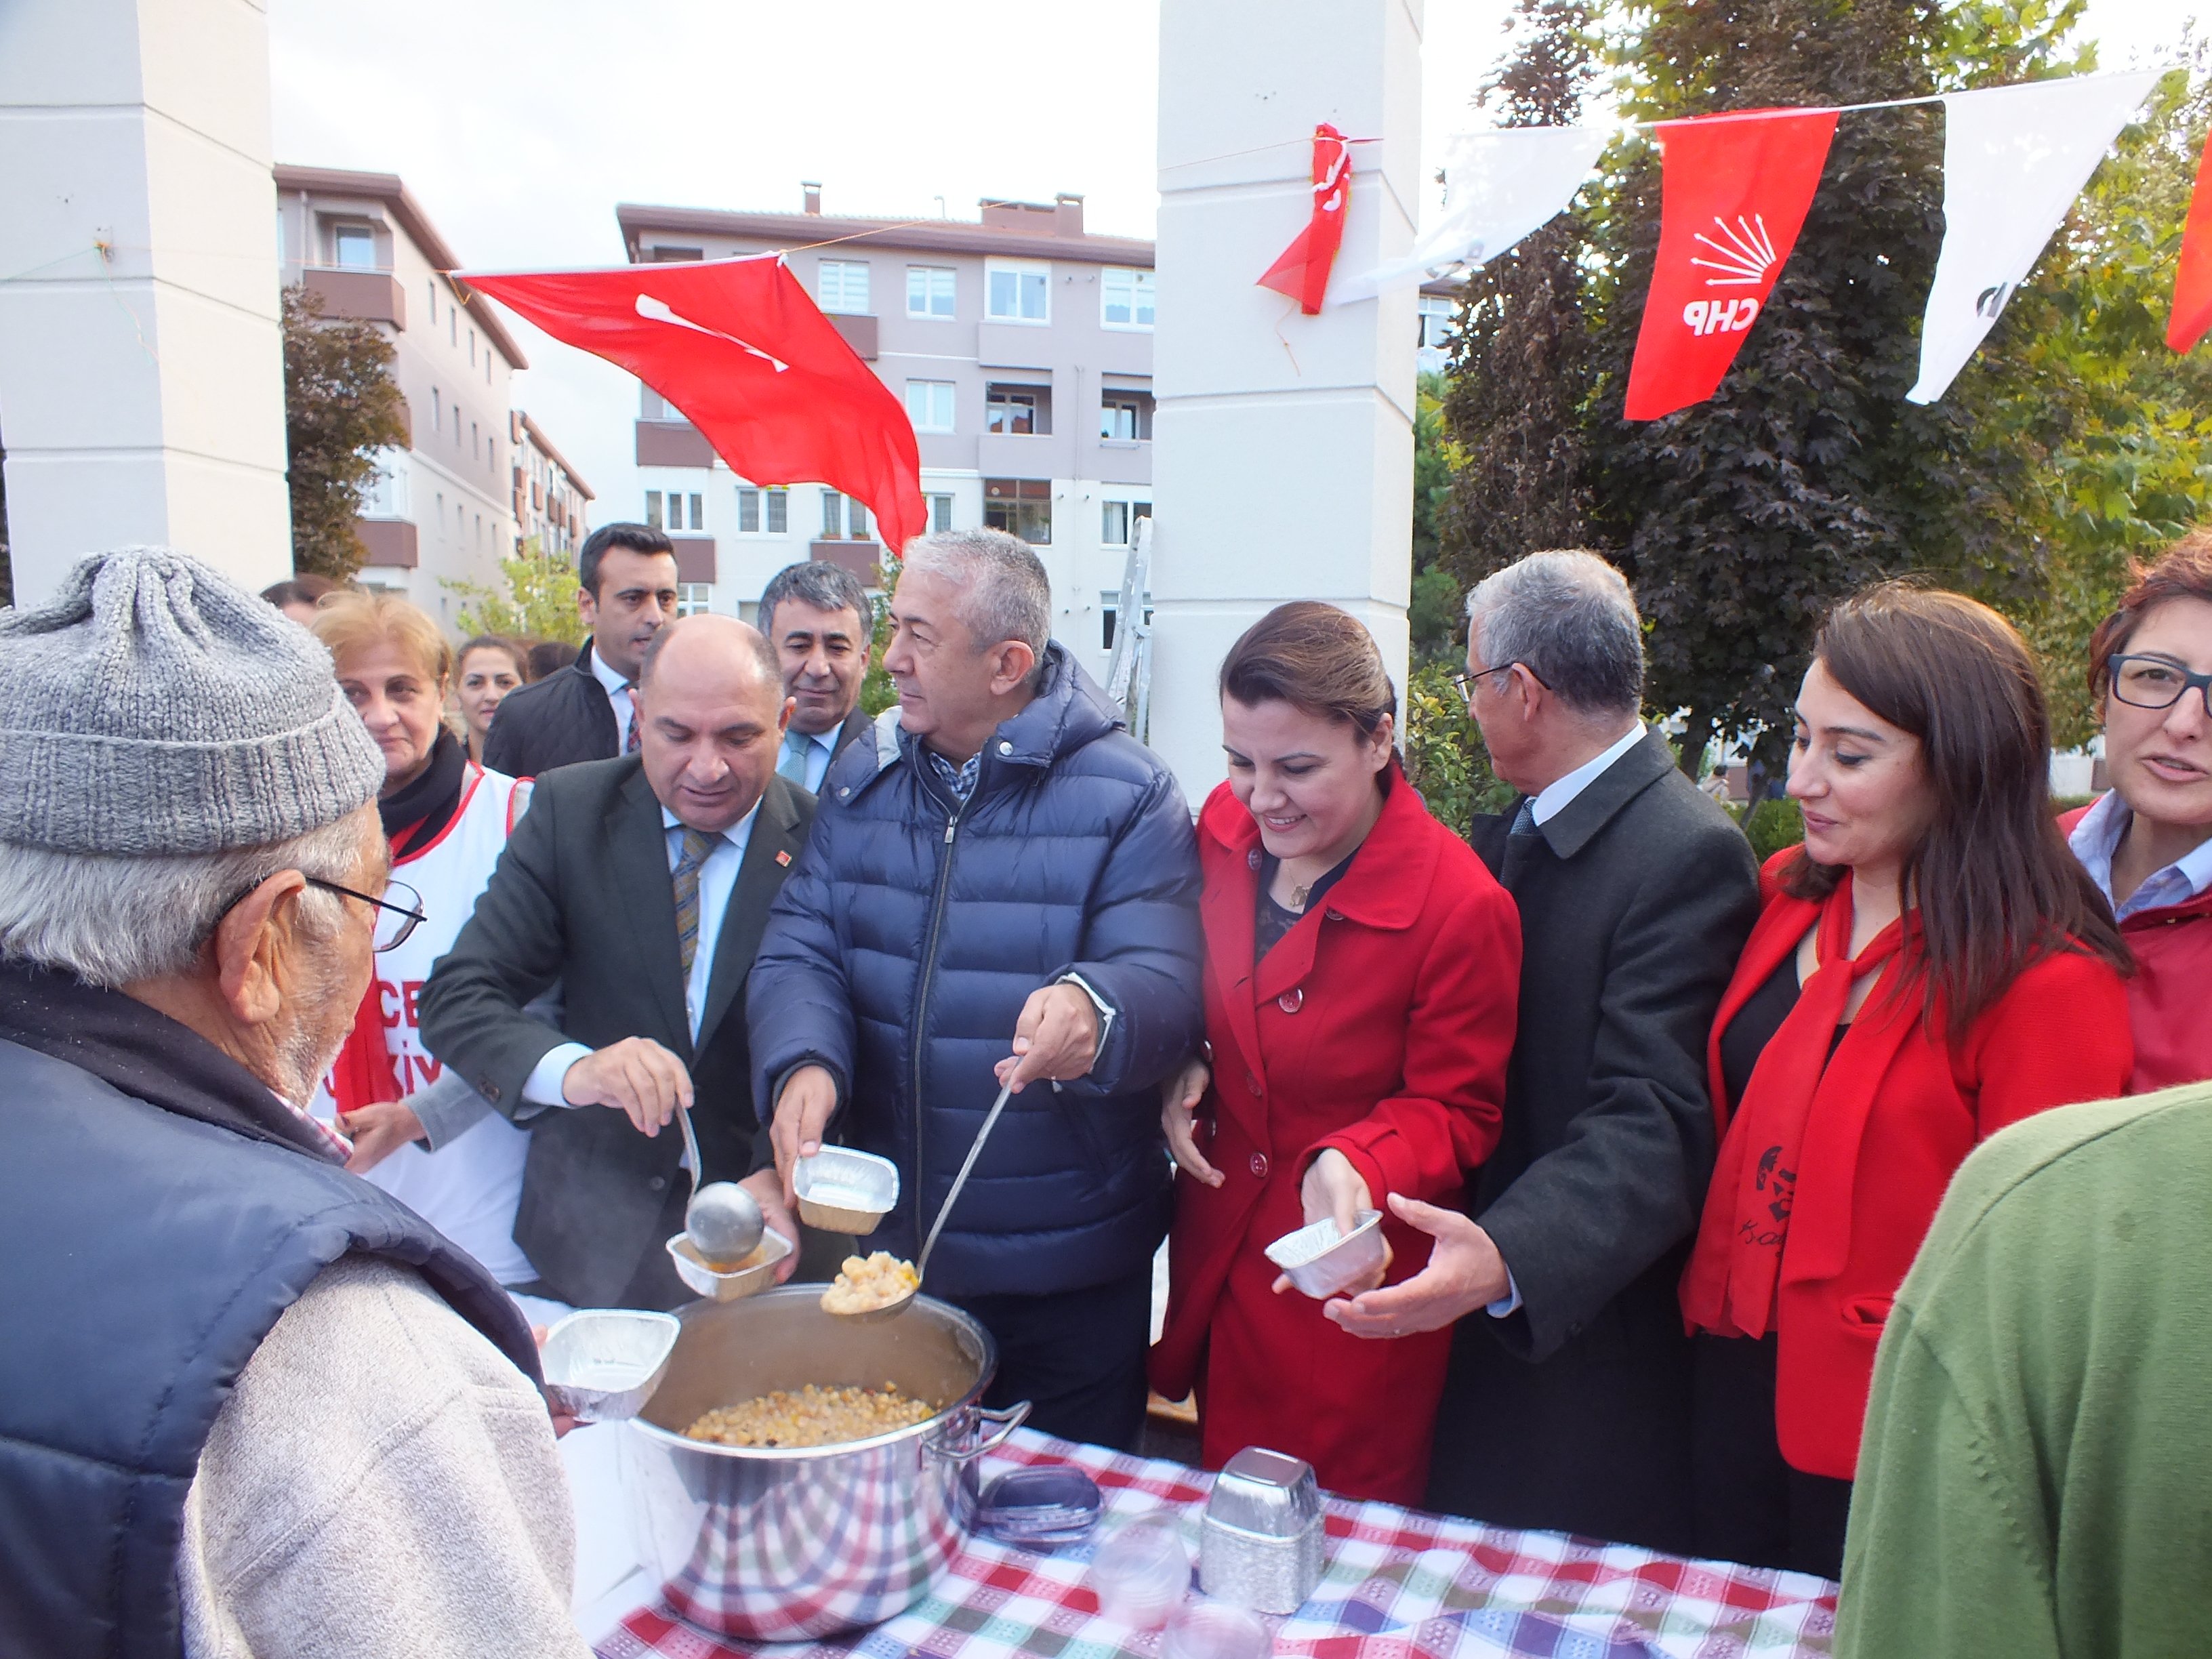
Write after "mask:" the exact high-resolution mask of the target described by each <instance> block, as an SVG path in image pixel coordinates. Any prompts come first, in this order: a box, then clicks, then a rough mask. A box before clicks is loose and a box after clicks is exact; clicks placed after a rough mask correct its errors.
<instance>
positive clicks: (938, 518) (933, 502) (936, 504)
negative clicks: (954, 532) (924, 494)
mask: <svg viewBox="0 0 2212 1659" xmlns="http://www.w3.org/2000/svg"><path fill="white" fill-rule="evenodd" d="M951 528H952V497H951V496H950V495H932V496H931V497H930V498H929V529H930V533H931V534H933V535H934V534H935V533H936V532H939V531H940V530H950V529H951Z"/></svg>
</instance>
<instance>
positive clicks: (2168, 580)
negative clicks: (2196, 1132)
mask: <svg viewBox="0 0 2212 1659" xmlns="http://www.w3.org/2000/svg"><path fill="white" fill-rule="evenodd" d="M2089 687H2090V690H2093V691H2094V692H2095V693H2096V694H2097V696H2098V698H2099V700H2100V702H2102V704H2103V705H2104V716H2105V768H2106V771H2108V772H2109V773H2111V775H2112V788H2111V789H2110V790H2109V791H2108V792H2107V793H2105V794H2104V795H2102V796H2100V798H2099V799H2097V800H2096V801H2095V802H2094V803H2093V804H2092V805H2088V806H2085V807H2083V808H2082V809H2081V811H2078V812H2074V813H2071V814H2069V816H2068V817H2065V818H2063V819H2062V820H2061V821H2060V827H2061V828H2063V829H2065V831H2066V832H2067V840H2068V844H2069V845H2070V846H2071V847H2072V848H2073V849H2074V855H2075V857H2076V858H2078V859H2080V860H2081V866H2082V868H2083V869H2085V870H2087V872H2089V878H2090V879H2091V880H2093V881H2094V882H2095V883H2096V884H2097V886H2098V888H2099V889H2100V890H2101V891H2102V892H2103V893H2104V895H2105V896H2106V898H2108V899H2110V900H2111V901H2112V910H2113V913H2114V914H2115V915H2118V918H2119V921H2120V933H2121V935H2122V937H2124V939H2126V940H2127V942H2128V948H2129V949H2130V950H2131V951H2134V952H2135V958H2136V973H2135V977H2134V978H2133V979H2131V980H2130V981H2128V1012H2129V1014H2130V1018H2131V1019H2132V1021H2133V1023H2134V1026H2135V1039H2136V1074H2135V1079H2134V1081H2133V1082H2132V1084H2131V1085H2130V1088H2131V1090H2132V1091H2133V1092H2135V1093H2136V1094H2148V1092H2149V1091H2152V1090H2154V1089H2166V1088H2171V1087H2172V1086H2173V1085H2175V1084H2177V1083H2195V1082H2197V1081H2199V1080H2201V1079H2205V1078H2212V530H2197V531H2192V532H2190V533H2189V534H2188V535H2186V536H2185V537H2183V538H2181V539H2180V540H2179V542H2177V543H2175V544H2173V546H2172V547H2171V548H2169V549H2167V550H2166V554H2165V556H2163V557H2162V558H2160V560H2159V562H2157V563H2156V564H2154V565H2153V566H2152V567H2151V568H2149V569H2148V570H2143V571H2139V572H2138V573H2137V574H2136V581H2135V585H2134V586H2132V587H2130V588H2129V589H2128V591H2127V593H2126V596H2125V597H2124V598H2123V599H2121V600H2120V603H2119V608H2118V610H2116V611H2113V612H2112V615H2111V616H2109V617H2106V618H2105V620H2104V621H2103V622H2101V623H2099V624H2098V625H2097V632H2096V634H2095V635H2094V636H2093V638H2092V639H2091V640H2090V641H2089Z"/></svg>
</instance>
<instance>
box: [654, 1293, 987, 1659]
mask: <svg viewBox="0 0 2212 1659" xmlns="http://www.w3.org/2000/svg"><path fill="white" fill-rule="evenodd" d="M821 1289H822V1287H821V1286H820V1285H786V1286H783V1287H781V1288H780V1289H777V1290H773V1291H768V1292H767V1293H766V1294H764V1295H762V1296H757V1297H751V1298H750V1299H749V1300H746V1301H743V1302H729V1303H714V1302H695V1303H693V1304H691V1305H690V1307H688V1308H685V1309H684V1310H682V1312H681V1313H680V1314H679V1315H678V1318H679V1319H680V1320H681V1321H682V1322H683V1325H684V1333H683V1334H682V1336H680V1337H679V1338H678V1340H677V1344H676V1353H675V1357H674V1358H673V1360H672V1361H671V1364H670V1366H669V1370H668V1375H667V1376H666V1378H665V1380H664V1381H663V1382H662V1383H661V1385H660V1387H659V1389H657V1390H656V1391H655V1392H654V1394H653V1399H652V1400H651V1401H650V1402H648V1403H647V1406H646V1407H645V1409H644V1410H643V1411H642V1412H641V1413H639V1414H638V1415H637V1417H635V1419H632V1421H631V1422H630V1425H629V1427H628V1428H627V1429H625V1430H624V1431H623V1434H622V1438H621V1440H620V1441H619V1442H618V1455H619V1459H620V1468H621V1474H622V1486H623V1501H624V1504H625V1505H626V1506H627V1508H628V1509H629V1514H630V1520H631V1524H632V1528H633V1533H634V1535H635V1540H636V1543H637V1548H638V1559H639V1560H640V1561H641V1562H642V1563H643V1564H644V1565H645V1568H646V1571H647V1572H648V1573H650V1574H652V1575H653V1582H654V1583H655V1584H657V1585H658V1586H659V1592H660V1595H661V1596H662V1598H663V1599H664V1600H665V1601H667V1603H668V1604H669V1606H670V1607H671V1608H672V1609H673V1610H674V1611H675V1613H676V1614H677V1616H678V1618H680V1619H682V1620H684V1622H685V1623H686V1624H688V1625H691V1626H695V1627H696V1628H697V1629H700V1630H702V1631H705V1632H708V1633H709V1634H711V1635H714V1636H717V1637H737V1638H742V1639H744V1640H746V1641H754V1642H788V1641H795V1640H799V1639H800V1638H817V1637H823V1636H831V1635H835V1634H836V1633H837V1632H840V1631H847V1630H854V1629H858V1628H860V1626H866V1625H876V1624H880V1623H882V1622H883V1621H884V1620H886V1619H889V1618H890V1617H891V1616H892V1615H893V1614H894V1613H902V1612H903V1611H905V1609H906V1608H908V1607H911V1606H912V1605H913V1604H914V1603H915V1601H919V1600H921V1597H922V1596H923V1595H927V1593H928V1591H929V1587H930V1585H931V1583H933V1581H934V1580H935V1578H936V1577H937V1575H938V1574H939V1572H941V1571H943V1570H944V1567H945V1563H946V1562H947V1561H949V1560H950V1559H951V1558H952V1555H953V1553H954V1552H955V1551H956V1550H957V1549H958V1548H959V1547H960V1543H961V1541H962V1539H963V1536H964V1534H965V1530H966V1528H967V1526H968V1524H969V1516H970V1513H971V1510H972V1504H973V1500H972V1495H970V1494H967V1493H963V1489H962V1488H963V1482H962V1480H961V1473H962V1470H963V1468H964V1467H965V1466H966V1465H967V1464H968V1463H969V1462H971V1461H972V1460H974V1459H975V1458H977V1457H980V1456H981V1455H983V1454H984V1453H986V1452H988V1451H990V1450H991V1449H994V1447H996V1446H997V1445H999V1444H1000V1443H1001V1442H1002V1441H1004V1440H1005V1439H1006V1437H1007V1436H1008V1435H1009V1434H1011V1433H1012V1432H1013V1431H1014V1429H1015V1427H1016V1426H1017V1425H1018V1424H1019V1423H1020V1422H1021V1420H1022V1419H1024V1417H1026V1416H1027V1415H1028V1414H1029V1406H1028V1404H1027V1402H1026V1401H1024V1402H1023V1403H1021V1404H1018V1405H1015V1406H1012V1407H1007V1408H1006V1409H1005V1410H1003V1411H987V1410H985V1409H984V1408H983V1407H981V1404H980V1403H979V1402H980V1401H981V1397H982V1394H983V1390H984V1389H986V1388H987V1387H988V1386H989V1384H990V1381H991V1374H992V1372H993V1371H994V1370H995V1369H996V1367H997V1364H998V1350H997V1347H996V1346H995V1345H994V1343H993V1342H992V1340H991V1336H990V1333H989V1332H987V1331H986V1330H985V1329H984V1328H982V1327H981V1325H979V1324H977V1323H976V1322H975V1321H974V1320H973V1319H971V1318H969V1316H967V1315H966V1314H964V1313H962V1312H961V1311H960V1310H958V1309H957V1308H951V1307H948V1306H946V1305H945V1304H944V1303H942V1302H939V1301H935V1300H933V1298H931V1297H926V1296H925V1297H919V1298H917V1299H916V1301H915V1304H914V1306H913V1307H911V1308H909V1309H908V1310H907V1312H906V1315H905V1316H904V1317H903V1318H901V1319H896V1320H893V1321H892V1322H890V1323H889V1324H885V1325H864V1324H856V1323H854V1322H853V1321H851V1320H849V1319H840V1318H838V1317H837V1316H836V1315H835V1314H827V1313H824V1312H823V1311H822V1295H821ZM806 1383H816V1384H818V1385H820V1386H823V1387H825V1388H828V1387H859V1388H870V1389H879V1388H882V1387H883V1386H884V1384H886V1383H891V1384H894V1385H896V1387H897V1388H898V1389H899V1391H900V1392H901V1393H902V1394H904V1395H908V1397H910V1398H913V1399H918V1400H927V1401H932V1402H934V1403H935V1404H937V1406H938V1407H939V1410H938V1412H937V1413H936V1414H935V1415H934V1416H933V1417H931V1418H929V1419H927V1421H925V1422H921V1423H916V1424H915V1425H911V1426H910V1427H908V1428H903V1429H898V1430H895V1431H891V1432H890V1433H888V1434H881V1435H878V1436H876V1437H873V1438H872V1439H869V1440H856V1441H852V1442H849V1443H845V1444H842V1445H832V1446H807V1447H772V1446H725V1445H720V1444H718V1443H706V1442H701V1441H696V1440H690V1439H687V1438H685V1437H684V1429H685V1428H686V1427H688V1426H689V1425H690V1424H692V1423H695V1422H696V1421H697V1420H698V1419H700V1418H701V1417H702V1416H703V1415H705V1414H706V1413H708V1412H710V1411H714V1410H716V1409H718V1408H720V1407H726V1406H732V1405H735V1404H737V1403H738V1402H739V1401H744V1400H750V1399H753V1398H756V1397H757V1396H758V1395H763V1394H766V1393H769V1392H770V1391H771V1390H774V1389H786V1390H789V1389H799V1388H801V1387H803V1386H804V1385H805V1384H806Z"/></svg>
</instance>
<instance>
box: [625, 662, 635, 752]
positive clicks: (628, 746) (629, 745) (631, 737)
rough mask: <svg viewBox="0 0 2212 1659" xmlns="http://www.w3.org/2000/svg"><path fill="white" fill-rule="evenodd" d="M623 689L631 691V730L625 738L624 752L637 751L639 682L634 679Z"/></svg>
mask: <svg viewBox="0 0 2212 1659" xmlns="http://www.w3.org/2000/svg"><path fill="white" fill-rule="evenodd" d="M623 690H625V691H627V692H629V734H628V735H627V736H625V737H624V738H623V754H625V755H635V753H637V682H636V681H635V680H632V681H631V682H630V683H629V684H628V685H625V686H624V687H623Z"/></svg>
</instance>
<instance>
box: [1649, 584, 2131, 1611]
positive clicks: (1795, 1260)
mask: <svg viewBox="0 0 2212 1659" xmlns="http://www.w3.org/2000/svg"><path fill="white" fill-rule="evenodd" d="M1796 714H1797V718H1796V739H1795V743H1794V744H1793V746H1792V748H1791V750H1790V796H1791V797H1792V798H1793V799H1796V801H1797V802H1798V803H1799V805H1801V806H1802V809H1803V811H1804V816H1805V844H1804V845H1803V846H1802V848H1790V849H1789V850H1787V851H1785V852H1784V853H1781V854H1777V855H1776V856H1775V857H1774V858H1773V859H1771V860H1769V861H1768V864H1767V867H1766V872H1765V891H1766V905H1765V910H1764V911H1763V912H1762V914H1761V915H1760V917H1759V922H1758V925H1757V926H1756V927H1754V928H1753V931H1752V935H1751V939H1750V940H1749V941H1748V943H1747V944H1746V945H1745V947H1744V953H1743V956H1742V958H1741V961H1739V962H1738V963H1737V964H1736V971H1735V978H1734V979H1733V981H1731V982H1730V984H1729V988H1728V991H1727V994H1725V995H1724V996H1723V998H1722V1000H1721V1006H1720V1012H1719V1013H1718V1015H1717V1018H1716V1019H1715V1021H1714V1025H1713V1035H1712V1040H1711V1046H1710V1048H1709V1050H1708V1058H1709V1066H1710V1070H1711V1080H1712V1091H1713V1107H1714V1111H1715V1113H1716V1115H1717V1121H1718V1123H1719V1127H1721V1129H1722V1130H1723V1134H1722V1138H1721V1141H1720V1150H1719V1155H1718V1158H1717V1161H1716V1164H1715V1167H1714V1170H1713V1180H1712V1185H1711V1188H1710V1189H1709V1190H1708V1191H1707V1194H1706V1197H1705V1214H1704V1218H1703V1220H1702V1222H1701V1224H1700V1225H1699V1231H1698V1238H1697V1243H1696V1246H1695V1249H1694V1250H1693V1251H1692V1255H1691V1259H1690V1265H1689V1267H1688V1269H1687V1271H1686V1273H1684V1275H1683V1279H1682V1310H1683V1313H1684V1315H1685V1316H1686V1319H1687V1322H1688V1323H1689V1327H1690V1328H1691V1330H1692V1331H1693V1332H1696V1333H1700V1335H1699V1341H1698V1343H1697V1353H1696V1358H1695V1370H1694V1373H1693V1389H1692V1402H1693V1412H1692V1471H1693V1474H1692V1479H1693V1483H1694V1484H1693V1490H1692V1498H1693V1503H1694V1508H1695V1515H1696V1520H1697V1526H1698V1533H1699V1537H1698V1552H1699V1554H1702V1555H1712V1556H1717V1557H1720V1558H1723V1559H1729V1560H1736V1561H1746V1562H1750V1563H1753V1564H1754V1565H1764V1566H1778V1567H1792V1568H1796V1569H1798V1570H1800V1571H1808V1572H1818V1573H1820V1574H1821V1575H1823V1576H1824V1577H1830V1578H1833V1577H1838V1576H1839V1574H1840V1573H1841V1571H1842V1562H1843V1541H1844V1519H1845V1516H1847V1515H1848V1513H1849V1510H1850V1480H1851V1473H1852V1469H1853V1467H1854V1466H1855V1464H1856V1463H1857V1458H1858V1446H1859V1426H1860V1423H1861V1419H1863V1417H1864V1415H1865V1412H1866V1399H1867V1389H1868V1384H1869V1381H1870V1380H1871V1377H1872V1375H1873V1370H1874V1356H1875V1343H1876V1342H1877V1341H1878V1340H1880V1338H1881V1329H1882V1322H1883V1321H1884V1320H1885V1319H1886V1318H1887V1316H1888V1313H1889V1308H1890V1303H1891V1301H1892V1299H1893V1297H1895V1295H1896V1293H1897V1287H1898V1285H1899V1283H1901V1282H1902V1281H1903V1279H1904V1277H1905V1269H1906V1268H1907V1267H1910V1266H1911V1261H1912V1257H1913V1254H1914V1252H1915V1251H1916V1250H1917V1249H1918V1248H1919V1245H1920V1240H1921V1237H1922V1236H1923V1234H1924V1233H1925V1232H1926V1231H1927V1230H1928V1225H1929V1221H1930V1220H1932V1219H1933V1218H1934V1216H1935V1213H1936V1204H1937V1203H1938V1201H1939V1200H1941V1199H1942V1196H1943V1189H1944V1188H1945V1186H1946V1185H1947V1184H1948V1182H1949V1181H1950V1179H1951V1176H1952V1175H1953V1173H1954V1171H1955V1170H1957V1169H1958V1167H1959V1165H1960V1163H1962V1162H1963V1161H1964V1160H1965V1158H1966V1154H1967V1153H1968V1152H1971V1151H1972V1149H1973V1147H1974V1146H1975V1145H1976V1143H1978V1142H1979V1141H1980V1140H1982V1139H1984V1138H1985V1137H1987V1136H1989V1135H1990V1134H1992V1133H1995V1132H1996V1131H1997V1130H1998V1129H2001V1128H2002V1127H2004V1126H2005V1125H2007V1124H2008V1123H2012V1122H2015V1121H2018V1120H2019V1119H2021V1118H2023V1117H2026V1116H2027V1115H2029V1114H2031V1113H2033V1112H2039V1111H2042V1110H2044V1109H2046V1108H2049V1107H2052V1106H2058V1105H2063V1104H2065V1103H2069V1102H2071V1101H2081V1100H2100V1099H2104V1098H2106V1097H2110V1096H2112V1095H2117V1094H2118V1093H2120V1092H2122V1091H2124V1089H2125V1088H2126V1086H2127V1079H2128V1071H2129V1067H2130V1058H2131V1049H2130V1042H2129V1038H2128V1014H2127V994H2126V991H2125V989H2124V987H2123V984H2122V981H2121V974H2122V972H2123V971H2124V969H2125V967H2126V964H2127V952H2126V950H2125V947H2124V946H2123V945H2121V943H2120V939H2119V933H2118V929H2117V928H2116V927H2114V926H2113V923H2112V913H2111V911H2110V910H2109V909H2108V908H2106V905H2105V902H2104V900H2103V899H2102V898H2101V897H2100V896H2099V895H2098V893H2097V890H2096V889H2095V887H2094V886H2093V885H2092V884H2091V883H2090V881H2089V879H2088V878H2087V876H2086V875H2084V874H2083V873H2082V871H2081V866H2080V865H2078V864H2077V863H2076V862H2075V860H2074V858H2073V857H2072V855H2071V854H2069V853H2068V851H2067V849H2066V845H2065V842H2064V841H2063V839H2062V838H2061V837H2060V836H2059V833H2058V829H2057V823H2056V822H2055V821H2054V820H2053V819H2052V818H2051V815H2050V810H2049V787H2048V782H2047V777H2048V769H2049V765H2050V756H2049V741H2050V726H2049V722H2048V720H2047V719H2046V717H2045V712H2044V704H2043V694H2042V691H2041V689H2040V687H2039V684H2038V682H2037V679H2036V672H2035V665H2034V663H2033V660H2032V659H2030V658H2029V656H2028V654H2027V648H2026V647H2024V646H2023V645H2021V641H2020V636H2019V635H2016V634H2015V633H2014V632H2013V630H2012V629H2011V628H2010V626H2009V625H2008V624H2007V623H2005V622H2004V620H2003V619H2002V617H1998V616H1997V614H1996V612H1995V611H1990V609H1988V608H1987V607H1986V606H1984V605H1977V604H1975V603H1974V602H1973V601H1972V600H1971V599H1961V598H1960V597H1959V596H1958V595H1957V594H1954V593H1941V592H1927V591H1924V590H1921V589H1917V588H1913V587H1908V586H1898V585H1888V586H1881V587H1877V588H1875V589H1873V590H1872V591H1870V592H1867V593H1864V594H1862V595H1861V596H1859V597H1858V598H1857V599H1851V600H1850V601H1848V602H1846V603H1845V604H1844V605H1841V606H1839V607H1838V609H1837V610H1836V611H1834V613H1833V614H1832V615H1831V616H1830V617H1829V618H1828V621H1827V623H1826V625H1825V626H1824V627H1823V628H1822V629H1821V630H1820V638H1819V639H1818V640H1817V641H1815V642H1814V660H1813V665H1812V666H1811V667H1810V668H1809V669H1808V671H1806V675H1805V681H1804V684H1803V686H1802V689H1801V690H1799V692H1798V696H1797V711H1796Z"/></svg>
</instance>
